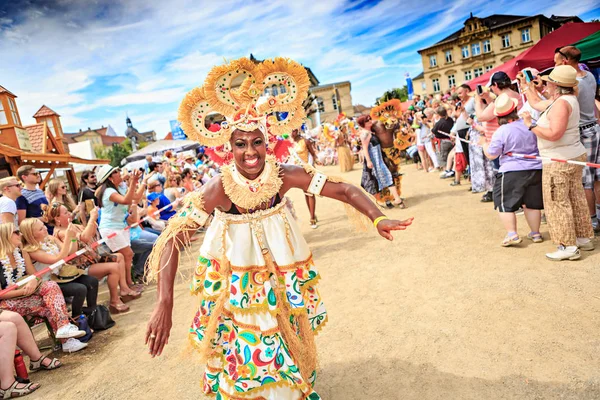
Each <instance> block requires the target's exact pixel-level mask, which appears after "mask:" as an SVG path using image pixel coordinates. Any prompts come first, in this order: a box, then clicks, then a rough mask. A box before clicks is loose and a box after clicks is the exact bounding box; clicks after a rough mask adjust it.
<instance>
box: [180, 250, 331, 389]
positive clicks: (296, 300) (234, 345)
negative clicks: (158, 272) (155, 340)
mask: <svg viewBox="0 0 600 400" xmlns="http://www.w3.org/2000/svg"><path fill="white" fill-rule="evenodd" d="M221 269H222V268H221V266H220V264H219V262H218V261H216V260H213V259H207V258H203V257H199V259H198V265H197V268H196V271H195V274H194V279H193V282H192V286H191V290H192V293H196V294H200V295H201V296H202V301H201V304H200V309H199V310H198V312H197V313H196V316H195V318H194V321H193V323H192V326H191V329H190V339H191V341H192V343H193V344H194V345H196V346H200V344H201V342H202V340H203V338H204V336H205V329H206V326H207V324H208V321H209V318H210V316H211V315H212V312H213V309H214V306H215V300H216V299H217V298H218V297H219V295H220V294H221V293H223V291H224V290H227V289H229V294H228V296H229V301H227V302H226V303H225V307H224V310H223V313H222V314H221V315H220V317H219V322H218V327H217V335H216V337H215V339H214V341H213V343H212V345H213V350H214V352H213V353H212V356H211V357H210V359H209V362H208V364H207V368H206V371H205V373H204V379H203V390H204V392H205V393H206V394H215V395H216V396H217V399H237V398H244V399H246V400H248V399H271V398H274V399H275V398H282V399H285V398H290V399H292V398H309V399H319V398H320V397H319V396H318V395H317V394H316V393H315V392H314V391H312V385H313V384H314V380H315V379H316V373H315V371H310V382H304V380H303V378H302V376H301V374H300V372H299V370H298V366H297V364H296V362H295V361H294V358H293V356H292V355H291V354H290V351H289V348H288V346H287V344H286V343H285V340H284V339H283V336H282V333H281V332H280V329H279V327H278V323H277V319H276V316H277V314H278V312H279V310H280V306H279V305H278V304H277V300H276V296H275V294H274V290H273V286H272V285H273V283H274V282H273V279H276V280H277V281H278V282H277V283H278V284H282V285H285V287H286V297H287V301H288V304H289V306H290V308H291V310H292V313H291V317H290V321H291V322H292V324H293V326H296V330H297V331H299V327H298V326H297V324H295V316H296V315H300V314H301V313H306V314H308V319H309V323H310V324H311V327H312V329H313V331H314V332H317V331H318V330H319V329H320V328H322V327H323V326H324V325H325V323H326V322H327V312H326V310H325V306H324V304H323V302H322V300H321V297H320V295H319V291H318V290H317V288H316V283H317V282H318V280H319V274H318V273H317V271H316V270H315V269H314V265H313V263H312V259H310V258H309V259H308V260H306V261H304V262H301V263H297V264H295V265H288V266H277V272H278V274H279V276H278V277H277V278H275V277H270V276H269V273H268V271H267V267H266V266H253V267H235V266H231V272H230V273H231V277H230V285H229V288H226V287H225V285H226V283H227V279H226V277H225V276H223V275H222V274H221V273H220V271H221ZM270 391H272V393H271V394H270V395H269V393H270ZM282 391H283V393H286V392H287V393H288V394H289V396H287V395H282ZM236 396H237V397H236ZM242 396H243V397H242ZM299 396H300V397H299ZM302 396H304V397H302Z"/></svg>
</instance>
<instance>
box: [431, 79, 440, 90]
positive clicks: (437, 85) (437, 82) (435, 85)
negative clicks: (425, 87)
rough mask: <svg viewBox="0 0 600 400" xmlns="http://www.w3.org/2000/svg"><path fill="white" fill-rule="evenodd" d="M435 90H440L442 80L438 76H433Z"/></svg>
mask: <svg viewBox="0 0 600 400" xmlns="http://www.w3.org/2000/svg"><path fill="white" fill-rule="evenodd" d="M432 81H433V91H434V92H435V93H437V92H439V91H440V80H439V79H438V78H433V80H432Z"/></svg>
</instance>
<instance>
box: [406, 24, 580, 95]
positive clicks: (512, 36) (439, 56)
mask: <svg viewBox="0 0 600 400" xmlns="http://www.w3.org/2000/svg"><path fill="white" fill-rule="evenodd" d="M567 22H582V21H581V19H579V18H578V17H576V16H573V17H560V16H555V15H552V16H551V17H550V18H548V17H546V16H544V15H541V14H539V15H534V16H519V15H500V14H494V15H490V16H489V17H485V18H478V17H476V16H473V14H471V16H470V17H469V18H468V19H467V20H466V21H465V23H464V27H463V28H462V29H459V30H458V31H456V32H454V33H452V34H451V35H450V36H447V37H446V38H444V39H442V40H440V41H439V42H437V43H435V44H434V45H432V46H429V47H427V48H424V49H421V50H419V51H418V53H419V54H420V55H421V62H422V64H423V72H422V73H421V74H419V75H417V76H416V77H415V78H413V85H414V91H415V94H421V95H422V94H432V93H441V92H445V91H446V90H448V89H450V88H451V87H453V86H458V85H460V84H461V83H462V82H465V81H468V80H471V79H473V78H476V77H478V76H480V75H483V74H484V73H485V72H487V71H489V70H491V69H492V68H494V67H497V66H498V65H501V64H503V63H505V62H506V61H508V60H510V59H511V58H513V57H515V56H517V55H518V54H519V53H521V52H523V51H524V50H526V49H528V48H529V47H531V46H533V45H534V44H535V43H537V42H538V41H539V40H540V39H541V38H542V37H544V36H545V35H547V34H548V33H550V32H552V31H553V30H554V29H556V28H558V27H560V26H561V25H563V24H565V23H567Z"/></svg>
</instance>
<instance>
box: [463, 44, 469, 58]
mask: <svg viewBox="0 0 600 400" xmlns="http://www.w3.org/2000/svg"><path fill="white" fill-rule="evenodd" d="M462 58H469V46H463V47H462Z"/></svg>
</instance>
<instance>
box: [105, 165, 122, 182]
mask: <svg viewBox="0 0 600 400" xmlns="http://www.w3.org/2000/svg"><path fill="white" fill-rule="evenodd" d="M108 179H109V180H110V181H111V182H112V183H113V185H115V186H119V185H120V184H121V183H122V182H123V178H121V172H120V171H119V170H118V169H116V170H114V171H113V173H112V174H110V176H109V177H108Z"/></svg>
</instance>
